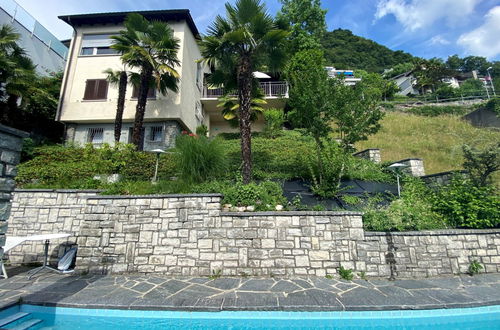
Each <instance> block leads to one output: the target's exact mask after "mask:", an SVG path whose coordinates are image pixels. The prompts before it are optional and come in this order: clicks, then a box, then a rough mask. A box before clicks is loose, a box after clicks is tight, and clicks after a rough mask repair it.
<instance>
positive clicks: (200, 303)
mask: <svg viewBox="0 0 500 330" xmlns="http://www.w3.org/2000/svg"><path fill="white" fill-rule="evenodd" d="M481 277H482V275H478V276H475V277H474V278H475V279H474V278H473V279H469V277H462V278H461V277H450V278H436V279H424V280H407V281H394V282H391V281H384V280H377V281H369V282H366V281H362V280H361V281H357V280H355V281H351V282H348V281H337V280H329V279H325V278H323V277H301V278H290V279H286V278H280V279H264V278H253V279H242V278H229V277H228V278H225V277H221V278H218V279H216V280H210V279H208V278H200V277H196V278H192V277H177V278H175V279H174V278H169V277H161V276H151V277H150V276H131V275H130V276H98V277H96V276H90V277H89V276H61V275H53V274H51V275H45V274H44V275H43V276H40V278H35V279H34V280H32V281H26V277H25V275H24V274H21V275H18V276H13V277H12V278H9V279H7V280H2V281H0V306H6V304H8V303H12V302H15V301H17V300H18V299H19V298H22V299H23V301H25V302H27V303H32V304H42V305H57V306H66V307H80V308H125V309H127V308H135V309H149V310H154V309H158V310H165V309H167V310H186V311H218V310H285V311H322V310H324V311H332V310H384V309H391V310H392V309H430V308H459V307H460V308H461V307H471V306H480V305H491V304H500V298H499V297H500V274H497V275H496V276H491V275H490V276H487V277H484V278H481ZM4 281H5V282H4ZM152 282H154V283H152ZM197 282H199V283H197ZM240 282H243V285H242V287H243V288H244V289H243V288H242V289H235V288H237V287H238V285H239V283H240ZM131 283H134V286H133V287H132V288H131V289H130V288H127V287H128V286H130V284H131ZM156 283H158V284H159V285H156ZM330 284H334V285H335V287H332V286H330ZM363 285H365V286H363ZM304 286H309V288H304ZM457 286H458V287H457ZM405 287H407V288H405ZM2 288H3V289H2ZM145 292H147V293H145Z"/></svg>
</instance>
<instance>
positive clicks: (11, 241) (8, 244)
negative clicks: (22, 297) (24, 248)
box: [0, 236, 27, 278]
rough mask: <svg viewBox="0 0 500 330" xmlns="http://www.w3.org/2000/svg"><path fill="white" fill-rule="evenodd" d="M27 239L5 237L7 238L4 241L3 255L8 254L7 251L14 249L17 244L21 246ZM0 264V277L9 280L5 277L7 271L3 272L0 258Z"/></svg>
mask: <svg viewBox="0 0 500 330" xmlns="http://www.w3.org/2000/svg"><path fill="white" fill-rule="evenodd" d="M26 239H27V237H19V236H7V238H6V239H5V245H4V247H3V253H4V254H5V253H7V252H9V250H11V249H13V248H15V247H16V246H18V245H19V244H22V243H23V242H25V241H26ZM0 264H1V265H2V267H1V268H2V273H1V274H0V276H3V277H4V278H9V276H8V275H7V271H6V270H5V265H4V263H3V258H0Z"/></svg>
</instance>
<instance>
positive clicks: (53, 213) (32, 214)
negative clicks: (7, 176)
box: [7, 189, 98, 264]
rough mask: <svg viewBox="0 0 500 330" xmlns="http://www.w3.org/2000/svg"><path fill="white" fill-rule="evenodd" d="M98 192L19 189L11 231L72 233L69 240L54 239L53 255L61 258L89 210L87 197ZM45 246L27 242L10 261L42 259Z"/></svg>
mask: <svg viewBox="0 0 500 330" xmlns="http://www.w3.org/2000/svg"><path fill="white" fill-rule="evenodd" d="M97 193H98V191H96V190H52V189H31V190H30V189H27V190H23V189H18V190H16V191H15V193H14V196H13V199H12V212H11V215H10V218H9V221H10V222H9V228H8V231H7V234H8V235H9V236H29V235H39V234H54V233H69V234H72V236H71V237H70V238H69V239H68V240H58V241H53V242H52V244H51V251H50V254H51V258H52V261H54V260H57V258H59V257H61V256H62V255H63V254H64V251H65V249H66V248H67V247H69V246H71V245H74V244H75V243H76V237H77V236H78V235H79V232H80V222H81V221H82V219H83V216H84V213H85V204H86V199H85V197H87V196H95V195H97ZM43 247H44V242H43V241H27V242H25V243H23V244H21V245H19V246H17V247H15V248H14V249H12V250H11V251H10V252H9V261H10V262H11V263H12V264H21V263H30V262H41V261H42V260H43V259H42V256H43V253H42V252H43Z"/></svg>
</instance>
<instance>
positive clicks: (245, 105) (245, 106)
mask: <svg viewBox="0 0 500 330" xmlns="http://www.w3.org/2000/svg"><path fill="white" fill-rule="evenodd" d="M252 79H253V78H252V70H251V63H250V58H249V57H247V56H243V57H242V59H241V62H240V65H239V67H238V99H239V102H240V114H239V123H240V134H241V159H242V160H243V164H242V168H241V174H242V176H243V183H244V184H248V183H250V181H251V180H252V132H251V126H250V125H251V119H250V107H251V101H252Z"/></svg>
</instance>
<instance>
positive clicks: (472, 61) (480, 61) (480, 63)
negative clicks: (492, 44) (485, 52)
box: [462, 56, 491, 74]
mask: <svg viewBox="0 0 500 330" xmlns="http://www.w3.org/2000/svg"><path fill="white" fill-rule="evenodd" d="M463 62H464V64H463V68H462V71H463V72H471V71H473V70H476V71H478V72H479V73H480V74H486V69H488V67H489V66H490V65H491V63H490V62H488V60H487V59H486V57H482V56H467V57H464V59H463Z"/></svg>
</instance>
